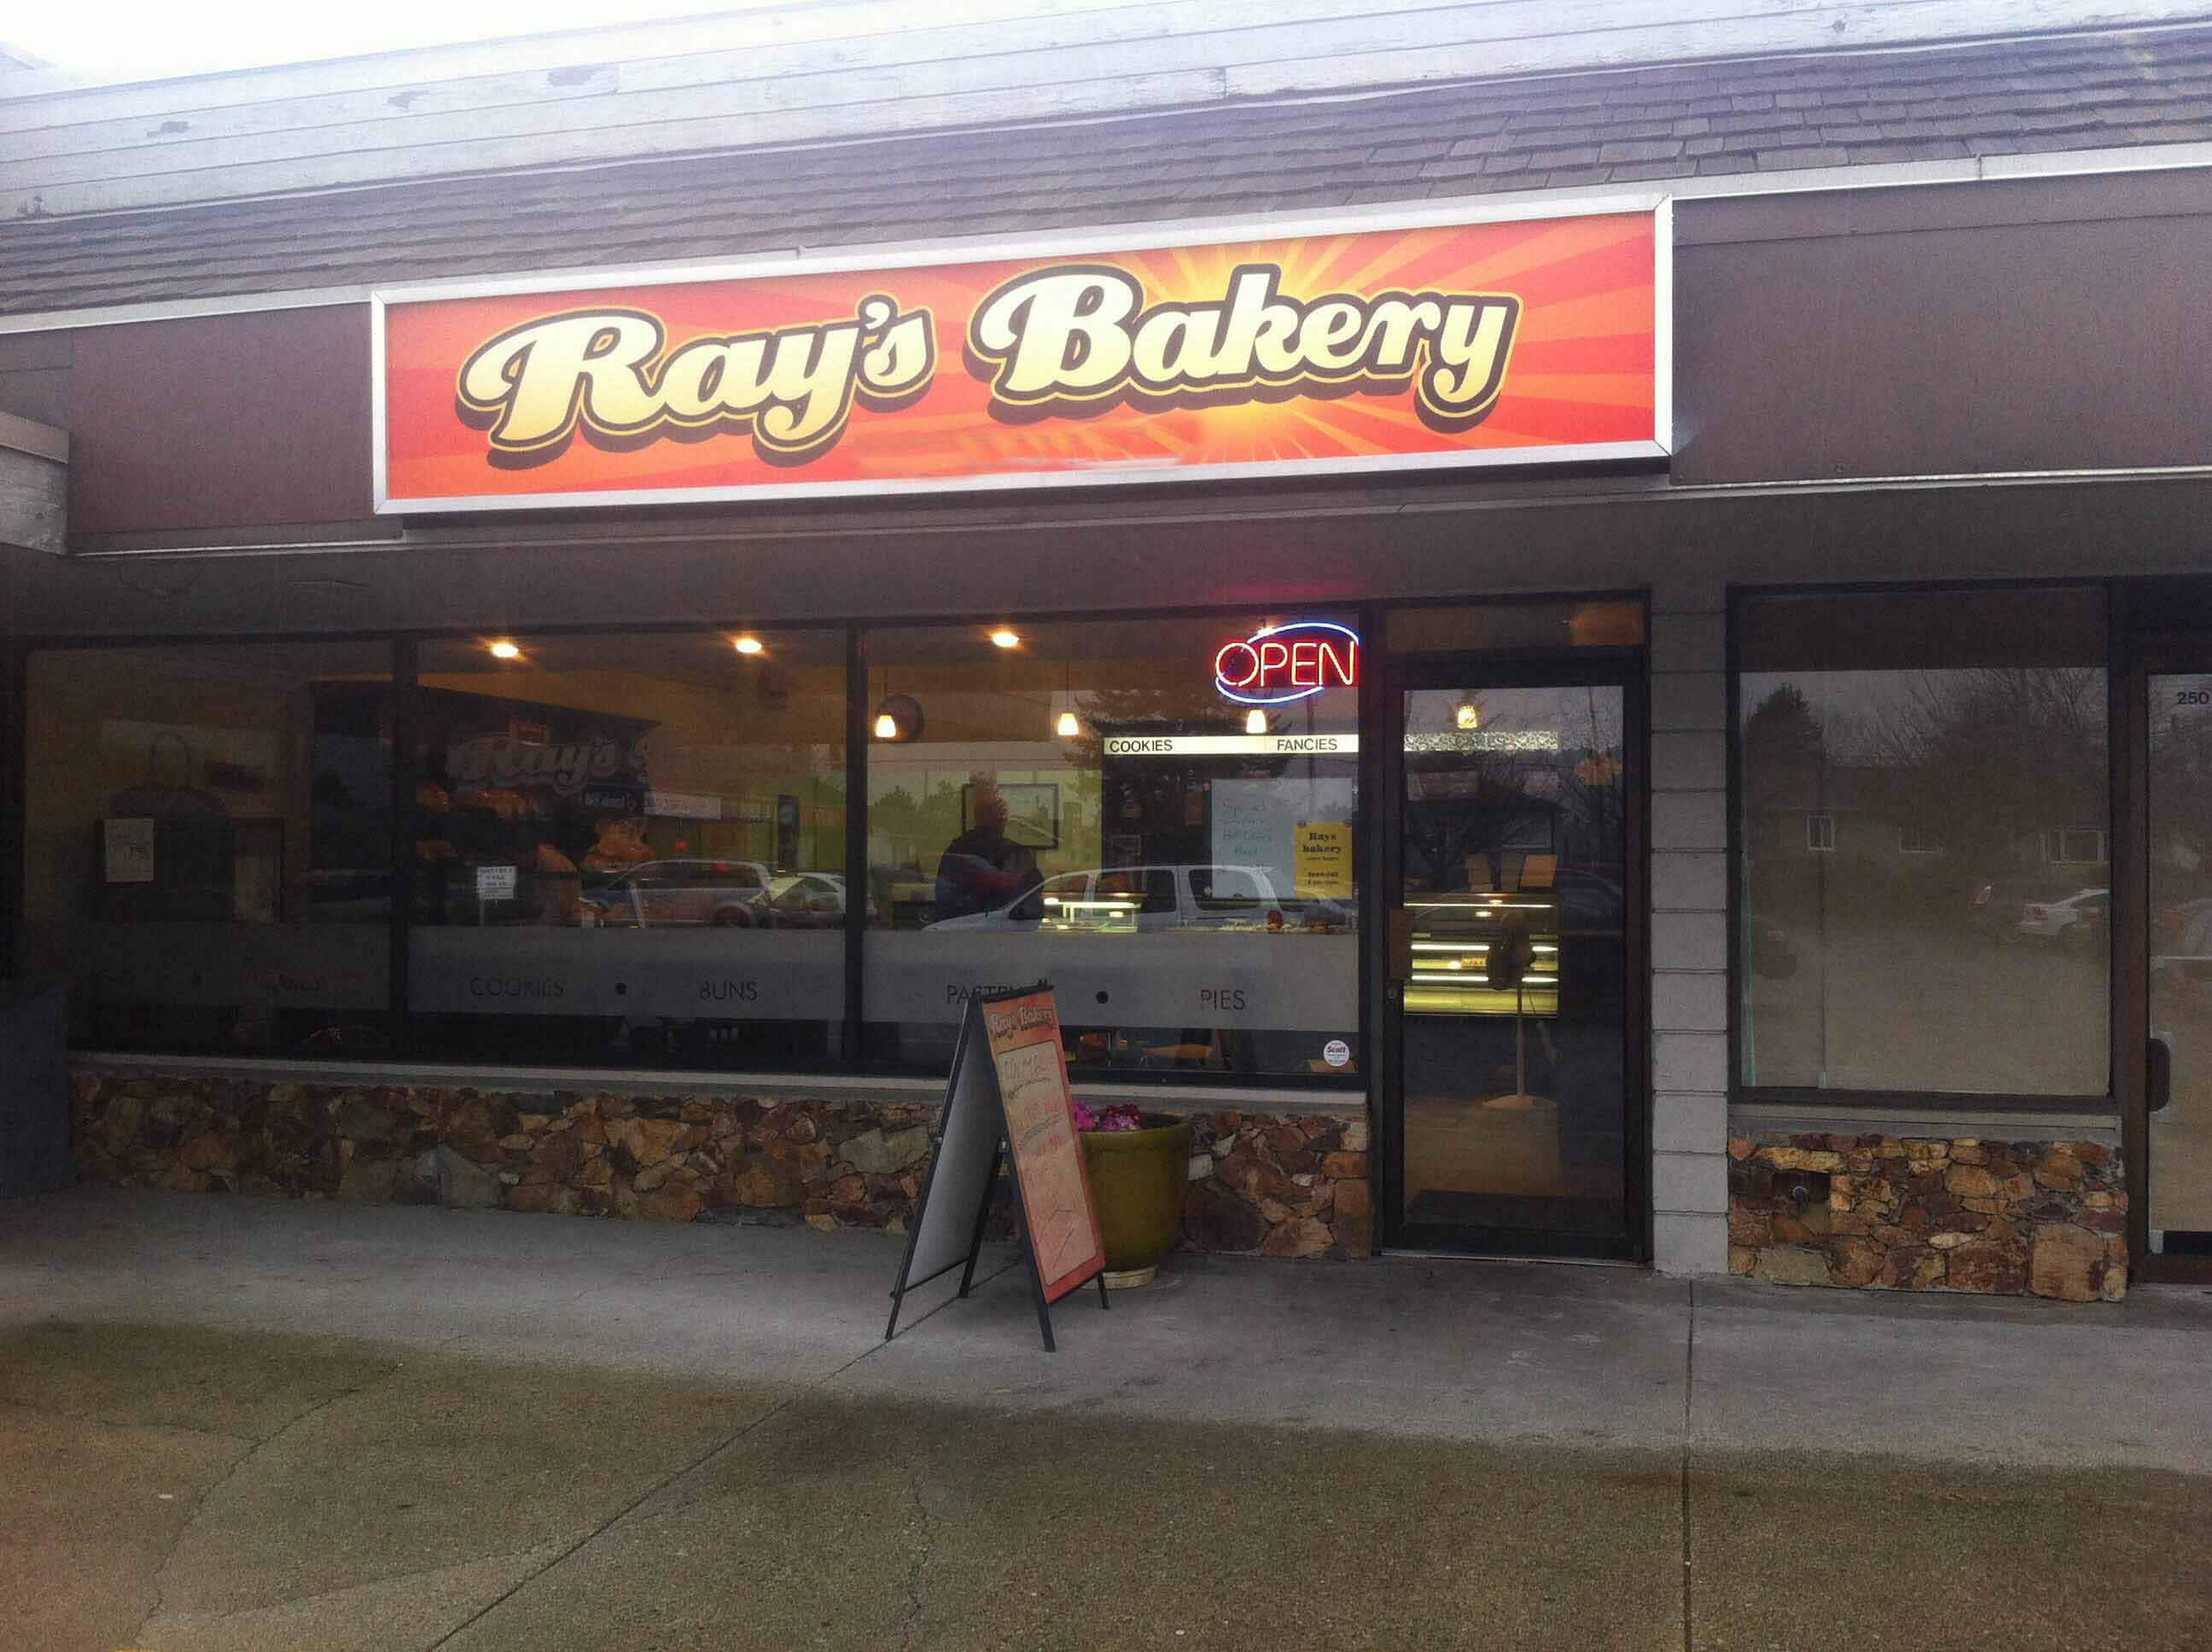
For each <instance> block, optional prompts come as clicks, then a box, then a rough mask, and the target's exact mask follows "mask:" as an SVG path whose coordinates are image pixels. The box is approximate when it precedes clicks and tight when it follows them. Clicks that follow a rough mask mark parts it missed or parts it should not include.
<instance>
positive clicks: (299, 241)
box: [0, 27, 2212, 314]
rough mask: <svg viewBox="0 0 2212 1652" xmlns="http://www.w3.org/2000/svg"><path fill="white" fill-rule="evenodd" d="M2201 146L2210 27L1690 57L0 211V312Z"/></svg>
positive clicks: (2211, 134) (2211, 119)
mask: <svg viewBox="0 0 2212 1652" xmlns="http://www.w3.org/2000/svg"><path fill="white" fill-rule="evenodd" d="M2207 141H2212V27H2189V28H2179V29H2150V30H2141V31H2126V32H2115V33H2105V34H2099V35H2072V36H2053V37H2043V38H2034V37H2027V38H2018V39H2006V40H2001V41H1994V42H1989V43H1984V44H1978V45H1974V46H1954V47H1948V48H1933V49H1928V50H1920V51H1911V52H1851V53H1836V54H1833V55H1829V56H1822V57H1798V58H1767V59H1759V60H1752V61H1741V62H1729V63H1705V64H1674V65H1668V66H1665V67H1660V68H1652V69H1646V70H1631V71H1626V72H1613V73H1602V74H1583V75H1573V76H1547V77H1544V78H1540V79H1523V80H1514V81H1500V82H1474V83H1465V84H1459V85H1454V86H1450V87H1445V88H1434V89H1428V90H1423V91H1419V92H1413V93H1407V94H1396V95H1390V96H1381V97H1370V98H1344V99H1328V100H1314V101H1307V102H1300V103H1294V104H1266V105H1246V106H1229V107H1215V108H1207V109H1202V110H1191V111H1184V112H1173V113H1168V114H1156V115H1147V116H1143V117H1133V118H1127V119H1122V120H1113V121H1106V122H1091V123H1085V124H1071V125H1060V126H1042V127H1030V128H1022V129H1000V130H992V131H955V132H946V133H939V134H933V135H930V136H927V137H904V138H900V139H896V140H891V141H885V142H882V143H854V144H846V145H841V146H837V147H832V148H822V149H787V150H754V151H750V152H744V153H724V154H715V155H687V156H683V157H678V158H671V159H664V160H655V161H632V162H625V163H622V164H617V165H608V166H601V167H586V168H579V169H573V170H562V171H542V172H525V173H503V174H496V175H489V176H480V177H468V178H456V179H436V180H431V181H424V182H414V183H408V184H404V185H388V186H382V187H376V188H368V189H358V190H350V191H343V192H338V193H332V194H322V195H310V196H298V197H276V198H270V199H264V200H259V201H249V202H233V203H222V204H216V205H210V206H201V207H186V208H179V209H174V210H166V211H157V212H130V213H116V214H102V215H96V216H86V217H77V218H58V219H50V220H49V219H26V220H20V221H17V222H11V223H7V224H0V314H25V313H35V312H40V311H47V310H60V309H76V308H81V307H91V306H100V305H110V304H126V303H138V302H145V301H160V300H173V299H190V298H201V297H210V296H217V295H239V294H252V293H258V292H270V291H276V290H281V289H285V288H313V287H325V286H334V285H342V284H349V283H356V282H396V281H402V280H412V279H420V278H423V277H439V276H465V275H476V274H488V273H492V272H500V271H515V270H554V269H564V268H583V267H589V266H593V265H606V264H643V263H653V262H658V261H662V260H668V259H679V258H725V257H730V256H733V255H742V254H745V253H751V252H770V251H777V250H787V249H789V248H793V247H823V246H838V245H854V244H863V243H868V242H876V241H895V240H921V239H942V238H947V237H952V236H960V235H974V234H997V233H1007V232H1026V231H1036V230H1047V229H1051V228H1060V227H1071V226H1077V225H1105V224H1114V223H1127V222H1143V221H1145V220H1148V219H1162V218H1185V217H1194V216H1216V215H1223V214H1231V213H1243V212H1254V211H1267V210H1279V209H1287V208H1296V209H1325V208H1332V207H1344V206H1352V205H1361V204H1368V203H1380V202H1418V201H1427V200H1432V199H1437V198H1442V197H1453V196H1467V195H1489V194H1495V193H1499V192H1504V191H1515V190H1527V189H1542V188H1558V187H1562V186H1566V185H1598V184H1646V183H1650V182H1652V181H1653V180H1660V179H1679V178H1685V177H1692V176H1700V175H1709V174H1712V173H1753V172H1762V171H1783V170H1792V169H1796V168H1802V167H1845V166H1866V165H1875V164H1879V163H1882V162H1894V161H1933V160H1946V159H1952V160H1955V159H1964V158H1966V157H1968V156H1973V155H2013V154H2024V153H2031V152H2037V153H2039V152H2045V151H2054V150H2063V149H2090V148H2096V149H2103V148H2121V147H2127V146H2134V145H2148V144H2160V143H2198V142H2207Z"/></svg>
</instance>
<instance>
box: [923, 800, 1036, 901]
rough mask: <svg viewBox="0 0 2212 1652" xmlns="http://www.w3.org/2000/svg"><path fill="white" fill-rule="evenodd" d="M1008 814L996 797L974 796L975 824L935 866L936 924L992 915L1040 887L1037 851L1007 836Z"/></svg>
mask: <svg viewBox="0 0 2212 1652" xmlns="http://www.w3.org/2000/svg"><path fill="white" fill-rule="evenodd" d="M1011 812H1012V811H1010V810H1009V809H1008V808H1007V806H1006V799H1005V798H1003V797H1001V796H1000V794H999V793H996V792H979V793H977V794H976V798H975V824H974V825H973V826H971V827H969V829H967V830H966V831H964V832H963V833H961V834H960V835H959V836H957V837H956V838H954V839H953V840H952V841H951V842H950V843H948V844H946V845H945V854H944V857H943V859H940V860H939V862H938V865H937V892H936V904H935V907H934V908H933V913H932V916H933V918H934V919H936V920H938V921H939V922H942V921H943V920H945V919H947V918H964V917H968V916H969V915H970V914H975V913H981V912H996V911H998V910H999V909H1000V908H1001V907H1006V906H1011V905H1012V904H1013V903H1014V902H1018V901H1019V900H1020V899H1021V898H1022V897H1023V896H1025V895H1027V894H1028V893H1029V892H1030V890H1034V889H1036V887H1037V886H1038V885H1039V884H1042V883H1043V882H1044V874H1043V873H1042V872H1039V871H1038V870H1037V863H1036V852H1035V851H1034V850H1032V849H1030V848H1029V847H1027V846H1026V845H1024V844H1020V843H1017V842H1015V841H1014V840H1013V839H1012V838H1011V837H1009V836H1008V835H1006V822H1007V820H1008V819H1009V817H1010V816H1011ZM1018 915H1023V916H1028V915H1033V914H1018Z"/></svg>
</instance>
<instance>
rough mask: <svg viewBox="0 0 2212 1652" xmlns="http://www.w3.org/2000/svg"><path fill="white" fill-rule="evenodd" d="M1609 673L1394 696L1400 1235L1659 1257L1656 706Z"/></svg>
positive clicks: (1387, 1231)
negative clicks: (1647, 948)
mask: <svg viewBox="0 0 2212 1652" xmlns="http://www.w3.org/2000/svg"><path fill="white" fill-rule="evenodd" d="M1602 670H1603V668H1600V669H1599V670H1593V668H1592V666H1591V665H1590V664H1589V663H1587V662H1577V664H1576V665H1575V667H1574V669H1573V674H1572V675H1571V676H1568V675H1565V674H1564V673H1563V674H1559V675H1557V676H1555V677H1553V678H1552V679H1550V680H1547V678H1546V677H1545V676H1544V675H1542V674H1541V673H1538V674H1522V675H1521V676H1518V677H1515V678H1513V679H1511V680H1507V681H1499V680H1497V679H1496V678H1495V677H1486V676H1481V675H1476V674H1473V673H1465V674H1455V673H1451V672H1436V671H1423V672H1420V673H1417V674H1411V675H1408V676H1406V677H1402V678H1401V679H1399V680H1397V681H1395V682H1394V683H1392V685H1391V687H1390V689H1389V694H1388V696H1387V700H1386V704H1387V706H1388V708H1389V712H1390V714H1391V715H1392V718H1393V721H1394V723H1395V738H1393V739H1391V740H1390V742H1389V751H1390V754H1391V759H1392V761H1391V762H1390V763H1389V768H1390V769H1392V770H1395V774H1394V775H1393V776H1392V784H1391V787H1390V792H1389V795H1390V796H1391V798H1392V799H1393V805H1392V809H1393V814H1394V816H1395V818H1394V820H1393V821H1392V823H1391V827H1392V829H1391V831H1390V834H1389V846H1388V851H1387V853H1388V855H1389V861H1390V865H1389V874H1388V882H1387V885H1386V894H1385V898H1386V901H1387V902H1389V903H1390V904H1389V908H1388V917H1389V934H1388V937H1387V947H1388V951H1389V959H1388V963H1387V968H1386V969H1385V972H1384V973H1385V981H1384V987H1383V1000H1384V1003H1383V1040H1384V1049H1383V1057H1384V1061H1385V1063H1386V1068H1385V1076H1384V1094H1383V1102H1384V1106H1385V1108H1387V1109H1388V1111H1389V1124H1390V1126H1391V1129H1390V1131H1389V1134H1390V1136H1391V1138H1393V1139H1394V1145H1395V1163H1394V1164H1392V1165H1391V1166H1389V1171H1395V1175H1389V1179H1388V1180H1387V1181H1386V1183H1385V1200H1386V1209H1385V1218H1386V1221H1385V1228H1384V1237H1385V1240H1386V1242H1390V1243H1393V1244H1396V1245H1401V1246H1405V1247H1408V1248H1436V1249H1450V1250H1463V1251H1468V1252H1472V1253H1477V1254H1547V1255H1563V1256H1595V1257H1622V1258H1632V1257H1635V1256H1637V1255H1638V1254H1640V1252H1641V1248H1642V1243H1641V1235H1642V1231H1643V1223H1642V1220H1641V1218H1640V1214H1638V1211H1639V1208H1640V1195H1639V1193H1638V1187H1639V1186H1640V1181H1641V1178H1640V1176H1638V1175H1636V1174H1635V1169H1636V1165H1637V1155H1636V1154H1635V1153H1634V1152H1633V1151H1632V1142H1631V1136H1632V1134H1633V1133H1634V1132H1633V1131H1632V1119H1633V1115H1634V1109H1633V1108H1632V1097H1633V1096H1637V1095H1638V1093H1639V1092H1640V1080H1638V1079H1637V1078H1636V1077H1635V1076H1634V1067H1635V1063H1634V1061H1633V1059H1632V1058H1633V1054H1634V1050H1635V1045H1634V1040H1635V1038H1636V1036H1637V1034H1638V1028H1639V1027H1640V1021H1641V1009H1640V997H1639V996H1638V995H1637V994H1635V993H1632V986H1633V984H1634V978H1633V976H1632V972H1631V938H1632V926H1631V924H1630V921H1629V918H1630V914H1632V913H1633V912H1635V911H1637V910H1638V902H1640V898H1641V896H1640V887H1639V886H1640V878H1639V876H1638V864H1639V860H1640V847H1641V845H1640V833H1639V826H1638V823H1639V821H1640V817H1641V809H1642V805H1641V801H1640V799H1641V791H1640V784H1641V775H1640V773H1638V772H1637V768H1636V762H1635V760H1636V749H1635V743H1634V742H1633V741H1632V739H1631V738H1630V731H1631V729H1632V726H1634V718H1635V714H1636V711H1637V708H1636V706H1635V704H1634V695H1633V690H1632V683H1631V680H1630V679H1629V677H1627V675H1626V673H1625V672H1623V673H1618V674H1614V675H1613V676H1611V677H1607V676H1605V675H1602ZM1386 1175H1388V1172H1387V1171H1386ZM1393 1184H1395V1185H1393Z"/></svg>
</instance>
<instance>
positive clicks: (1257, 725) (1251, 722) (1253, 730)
mask: <svg viewBox="0 0 2212 1652" xmlns="http://www.w3.org/2000/svg"><path fill="white" fill-rule="evenodd" d="M1244 732H1246V733H1247V734H1265V733H1266V732H1267V713H1266V712H1264V711H1261V709H1260V708H1259V707H1257V706H1255V707H1253V708H1252V709H1251V710H1249V711H1248V712H1246V713H1245V714H1244Z"/></svg>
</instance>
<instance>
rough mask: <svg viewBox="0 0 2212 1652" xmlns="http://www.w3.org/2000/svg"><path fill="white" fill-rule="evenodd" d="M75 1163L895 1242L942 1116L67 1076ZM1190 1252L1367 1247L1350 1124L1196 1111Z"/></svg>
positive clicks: (819, 1101) (125, 1177)
mask: <svg viewBox="0 0 2212 1652" xmlns="http://www.w3.org/2000/svg"><path fill="white" fill-rule="evenodd" d="M70 1082H71V1128H72V1133H73V1137H74V1143H75V1151H76V1166H77V1173H78V1175H80V1176H82V1178H83V1179H84V1180H86V1181H98V1182H107V1183H111V1184H113V1185H117V1186H121V1187H176V1188H187V1189H195V1190H222V1191H227V1192H232V1193H258V1194H262V1195H265V1196H268V1197H271V1198H278V1199H337V1200H353V1201H356V1202H366V1203H383V1202H386V1201H398V1202H401V1203H409V1204H439V1205H455V1206H486V1207H489V1206H496V1207H498V1208H501V1209H504V1210H513V1211H549V1212H556V1213H560V1214H564V1215H578V1216H617V1217H630V1218H641V1219H643V1220H647V1221H661V1222H690V1221H694V1220H698V1219H701V1218H706V1219H708V1220H722V1221H752V1222H761V1223H797V1222H800V1221H804V1222H805V1223H807V1224H810V1225H811V1226H814V1227H817V1228H823V1229H836V1228H843V1227H864V1228H887V1229H890V1230H892V1231H894V1232H903V1231H904V1230H905V1229H906V1225H907V1222H908V1218H909V1217H910V1216H911V1215H912V1213H913V1210H914V1206H915V1200H916V1198H917V1197H918V1196H919V1194H920V1193H921V1184H922V1177H923V1175H924V1174H925V1173H926V1171H927V1167H928V1157H929V1137H930V1132H931V1129H932V1127H933V1125H934V1122H935V1120H936V1114H937V1108H935V1107H934V1106H933V1105H927V1104H922V1103H917V1102H891V1101H871V1100H865V1099H852V1100H847V1099H825V1098H821V1097H805V1098H801V1099H778V1098H775V1097H773V1096H765V1097H751V1096H683V1095H666V1096H630V1095H614V1094H609V1093H603V1092H600V1093H586V1092H577V1091H567V1090H561V1091H554V1092H550V1093H531V1092H517V1091H511V1090H474V1089H468V1088H455V1087H447V1086H427V1085H404V1086H403V1085H348V1084H289V1083H277V1082H270V1081H268V1080H265V1079H258V1078H225V1077H217V1076H212V1075H203V1074H186V1073H165V1072H147V1071H144V1070H142V1069H138V1068H128V1069H125V1068H103V1067H100V1066H80V1067H79V1068H77V1069H76V1072H74V1074H73V1075H72V1078H71V1081H70ZM1191 1124H1192V1127H1193V1128H1192V1157H1191V1173H1192V1184H1191V1187H1190V1190H1189V1195H1188V1206H1187V1214H1186V1222H1185V1229H1186V1237H1187V1241H1188V1242H1189V1243H1192V1244H1194V1245H1197V1246H1199V1247H1200V1248H1205V1249H1210V1250H1252V1251H1258V1252H1260V1253H1261V1254H1266V1255H1271V1256H1312V1255H1319V1254H1325V1253H1327V1254H1338V1255H1343V1254H1354V1255H1364V1254H1367V1253H1368V1252H1369V1251H1370V1249H1371V1248H1372V1222H1371V1217H1370V1200H1369V1196H1368V1187H1367V1155H1366V1152H1365V1148H1366V1142H1367V1125H1366V1121H1365V1117H1364V1113H1361V1114H1358V1115H1357V1116H1346V1117H1334V1116H1330V1117H1323V1116H1311V1115H1299V1116H1294V1117H1293V1116H1282V1115H1272V1114H1243V1113H1212V1114H1206V1113H1201V1114H1195V1115H1193V1116H1192V1118H1191Z"/></svg>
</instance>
